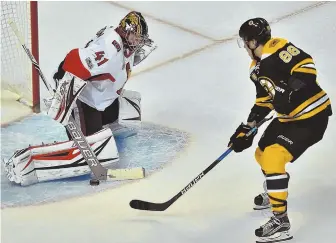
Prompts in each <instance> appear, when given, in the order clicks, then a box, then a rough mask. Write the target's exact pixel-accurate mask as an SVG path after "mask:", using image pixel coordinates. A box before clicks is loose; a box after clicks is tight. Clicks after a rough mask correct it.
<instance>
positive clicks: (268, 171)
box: [255, 112, 329, 213]
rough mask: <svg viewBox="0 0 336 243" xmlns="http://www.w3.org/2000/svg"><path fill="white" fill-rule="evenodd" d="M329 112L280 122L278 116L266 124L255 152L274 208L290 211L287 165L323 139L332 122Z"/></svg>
mask: <svg viewBox="0 0 336 243" xmlns="http://www.w3.org/2000/svg"><path fill="white" fill-rule="evenodd" d="M328 120H329V118H328V114H327V113H325V112H321V113H319V114H317V115H315V116H314V117H312V118H309V119H305V120H299V121H293V122H280V121H279V120H278V119H274V120H273V121H272V122H271V123H270V125H269V126H268V127H267V128H266V130H265V132H264V134H263V135H262V137H261V139H260V141H259V143H258V145H259V147H258V148H257V150H256V152H255V158H256V160H257V162H258V163H259V165H260V167H261V169H262V171H263V173H264V175H265V177H266V186H267V193H268V196H269V198H270V203H271V204H272V210H273V212H280V213H281V212H286V211H287V197H288V182H289V178H290V177H289V174H288V173H287V172H286V169H285V166H286V164H287V163H288V162H294V161H295V160H296V159H297V158H299V157H300V156H301V155H302V154H303V153H304V152H305V151H306V150H307V149H308V148H309V147H310V146H312V145H314V144H316V143H317V142H319V141H320V140H321V139H322V138H323V135H324V133H325V131H326V128H327V126H328Z"/></svg>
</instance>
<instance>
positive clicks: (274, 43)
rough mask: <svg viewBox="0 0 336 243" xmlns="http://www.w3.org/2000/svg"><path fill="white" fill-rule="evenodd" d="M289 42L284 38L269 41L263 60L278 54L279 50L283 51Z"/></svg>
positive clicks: (265, 47)
mask: <svg viewBox="0 0 336 243" xmlns="http://www.w3.org/2000/svg"><path fill="white" fill-rule="evenodd" d="M288 43H289V41H288V40H287V39H284V38H279V37H275V38H271V39H270V40H269V41H267V42H266V43H265V45H264V47H263V50H262V54H261V59H265V58H267V57H269V56H271V55H272V54H274V53H276V52H278V51H279V50H281V49H283V48H284V47H286V46H287V45H288Z"/></svg>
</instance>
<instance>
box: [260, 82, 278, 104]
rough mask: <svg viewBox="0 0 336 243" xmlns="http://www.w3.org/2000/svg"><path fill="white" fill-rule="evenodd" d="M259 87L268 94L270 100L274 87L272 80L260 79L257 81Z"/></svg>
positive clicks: (273, 93) (273, 94)
mask: <svg viewBox="0 0 336 243" xmlns="http://www.w3.org/2000/svg"><path fill="white" fill-rule="evenodd" d="M259 82H260V84H261V86H262V87H263V88H264V89H265V90H266V92H267V93H268V94H269V96H271V97H272V99H273V98H274V96H275V85H274V83H273V81H272V80H270V79H268V78H265V77H263V78H260V80H259Z"/></svg>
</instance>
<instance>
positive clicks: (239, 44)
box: [237, 37, 246, 48]
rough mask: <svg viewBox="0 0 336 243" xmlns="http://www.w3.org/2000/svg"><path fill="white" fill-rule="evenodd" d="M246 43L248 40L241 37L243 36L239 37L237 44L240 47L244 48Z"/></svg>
mask: <svg viewBox="0 0 336 243" xmlns="http://www.w3.org/2000/svg"><path fill="white" fill-rule="evenodd" d="M245 43H246V41H245V40H244V39H243V38H241V37H238V38H237V44H238V46H239V48H243V47H244V45H245Z"/></svg>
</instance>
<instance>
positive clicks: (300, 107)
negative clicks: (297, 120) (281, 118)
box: [288, 90, 326, 117]
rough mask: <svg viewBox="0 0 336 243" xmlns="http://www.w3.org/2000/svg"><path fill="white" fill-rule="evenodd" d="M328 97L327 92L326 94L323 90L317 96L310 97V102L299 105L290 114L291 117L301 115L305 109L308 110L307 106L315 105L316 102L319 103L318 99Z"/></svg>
mask: <svg viewBox="0 0 336 243" xmlns="http://www.w3.org/2000/svg"><path fill="white" fill-rule="evenodd" d="M324 95H326V92H324V91H323V90H322V91H321V92H319V93H317V94H316V95H314V96H312V97H310V98H309V99H308V100H306V101H305V102H303V103H302V104H301V105H299V106H298V107H296V108H295V109H294V110H293V111H292V112H291V113H289V115H288V116H289V117H293V116H295V115H296V114H297V113H299V112H300V111H302V110H303V109H304V108H306V107H307V106H309V105H311V104H313V103H314V102H315V101H317V100H318V99H320V98H321V97H322V96H324Z"/></svg>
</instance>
